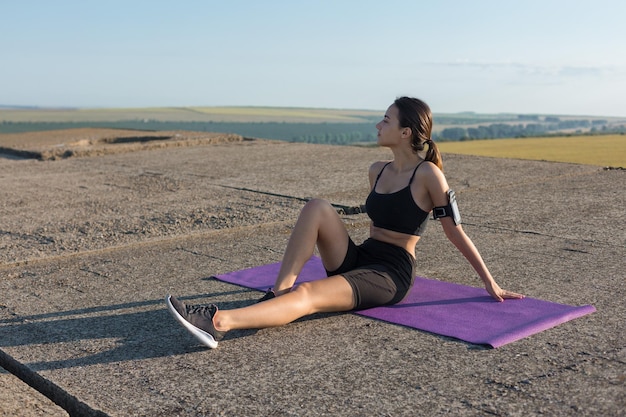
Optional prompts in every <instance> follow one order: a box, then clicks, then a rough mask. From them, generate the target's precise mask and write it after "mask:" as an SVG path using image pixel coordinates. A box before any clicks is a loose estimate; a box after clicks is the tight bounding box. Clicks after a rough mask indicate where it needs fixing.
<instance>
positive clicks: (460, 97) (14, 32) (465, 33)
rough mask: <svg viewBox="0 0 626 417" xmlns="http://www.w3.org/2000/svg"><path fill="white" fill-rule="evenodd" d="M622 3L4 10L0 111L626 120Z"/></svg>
mask: <svg viewBox="0 0 626 417" xmlns="http://www.w3.org/2000/svg"><path fill="white" fill-rule="evenodd" d="M625 16H626V2H624V1H622V0H614V1H608V0H591V1H579V0H554V1H550V0H525V1H503V0H489V1H481V0H477V1H467V0H459V1H452V0H440V1H437V0H430V1H418V0H406V1H396V0H379V1H370V0H354V1H352V0H346V1H341V0H335V1H331V0H329V1H325V0H320V1H304V0H303V1H298V0H291V1H286V0H285V1H277V0H258V1H252V0H249V1H244V0H221V1H210V0H205V1H192V0H189V1H177V2H175V1H171V0H169V1H160V0H153V1H133V0H123V1H118V0H108V1H91V0H80V1H73V0H72V1H64V0H58V1H48V0H40V1H36V0H0V19H1V20H0V22H1V23H0V51H1V53H0V104H4V105H38V106H70V107H167V106H222V105H228V106H231V105H232V106H239V105H252V106H286V107H292V106H297V107H327V108H350V109H375V110H384V109H385V108H386V107H387V105H388V104H389V103H390V102H391V101H393V99H395V97H397V96H399V95H412V96H417V97H420V98H422V99H424V100H425V101H427V102H428V103H429V104H430V106H431V107H432V109H433V111H435V112H458V111H475V112H480V113H500V112H513V113H541V114H576V115H604V116H613V115H614V116H626V20H624V19H625Z"/></svg>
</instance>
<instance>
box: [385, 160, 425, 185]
mask: <svg viewBox="0 0 626 417" xmlns="http://www.w3.org/2000/svg"><path fill="white" fill-rule="evenodd" d="M424 162H426V160H425V159H424V160H422V162H420V163H419V164H417V166H416V167H415V169H414V170H413V175H411V179H410V180H409V185H411V183H412V182H413V177H414V176H415V173H416V172H417V168H419V167H420V165H422V164H423V163H424ZM381 172H382V171H381Z"/></svg>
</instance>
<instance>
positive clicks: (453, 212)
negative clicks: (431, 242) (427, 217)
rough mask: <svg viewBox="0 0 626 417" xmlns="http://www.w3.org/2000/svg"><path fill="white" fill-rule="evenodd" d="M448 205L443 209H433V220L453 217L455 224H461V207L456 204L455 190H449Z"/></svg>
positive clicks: (442, 207)
mask: <svg viewBox="0 0 626 417" xmlns="http://www.w3.org/2000/svg"><path fill="white" fill-rule="evenodd" d="M447 194H448V204H447V205H445V206H441V207H435V208H434V209H433V219H434V220H437V219H440V218H442V217H452V220H453V221H454V224H457V225H458V224H461V213H459V206H458V204H457V203H456V194H454V191H453V190H449V191H448V192H447Z"/></svg>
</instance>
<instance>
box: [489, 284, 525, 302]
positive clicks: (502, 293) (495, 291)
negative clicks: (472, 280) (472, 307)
mask: <svg viewBox="0 0 626 417" xmlns="http://www.w3.org/2000/svg"><path fill="white" fill-rule="evenodd" d="M485 289H486V290H487V292H488V293H489V295H491V296H492V297H493V298H494V299H495V300H496V301H499V302H502V301H504V299H505V298H513V299H520V298H524V296H523V295H522V294H518V293H515V292H511V291H507V290H503V289H502V288H500V286H499V285H498V284H497V283H496V282H495V281H494V280H490V281H489V282H487V283H486V284H485Z"/></svg>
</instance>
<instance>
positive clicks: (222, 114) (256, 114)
mask: <svg viewBox="0 0 626 417" xmlns="http://www.w3.org/2000/svg"><path fill="white" fill-rule="evenodd" d="M383 113H384V112H382V111H374V110H340V109H308V108H295V107H294V108H291V107H290V108H282V107H157V108H128V109H124V108H110V109H106V108H104V109H0V121H3V120H5V121H10V122H115V121H119V120H144V119H149V120H156V121H178V122H190V121H193V122H238V123H246V122H248V123H250V122H279V123H282V122H285V123H325V122H326V123H343V122H345V123H362V122H372V124H373V123H375V122H373V121H374V120H376V121H378V119H380V118H381V117H382V114H383Z"/></svg>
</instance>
